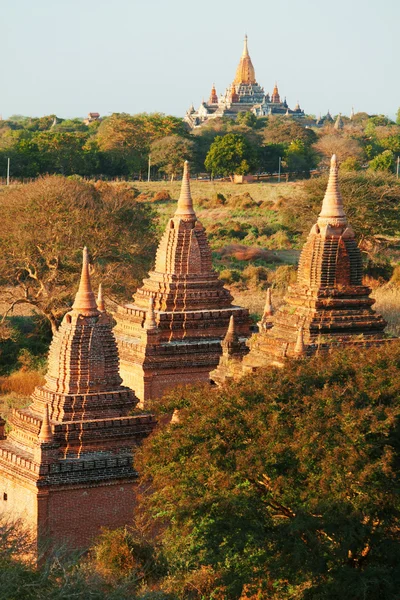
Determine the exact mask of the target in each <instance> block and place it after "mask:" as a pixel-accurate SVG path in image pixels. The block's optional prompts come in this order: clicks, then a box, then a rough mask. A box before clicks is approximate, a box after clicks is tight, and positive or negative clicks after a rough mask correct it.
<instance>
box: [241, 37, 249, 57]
mask: <svg viewBox="0 0 400 600" xmlns="http://www.w3.org/2000/svg"><path fill="white" fill-rule="evenodd" d="M242 56H249V49H248V47H247V33H245V35H244V44H243V53H242Z"/></svg>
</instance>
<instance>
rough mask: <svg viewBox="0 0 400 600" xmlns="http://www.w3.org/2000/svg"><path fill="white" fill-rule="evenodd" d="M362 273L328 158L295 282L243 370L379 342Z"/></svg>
mask: <svg viewBox="0 0 400 600" xmlns="http://www.w3.org/2000/svg"><path fill="white" fill-rule="evenodd" d="M362 270H363V268H362V258H361V252H360V249H359V248H358V245H357V241H356V238H355V234H354V231H353V229H352V227H351V225H350V224H349V223H348V220H347V217H346V214H345V211H344V207H343V199H342V195H341V193H340V189H339V184H338V164H337V160H336V156H335V155H334V156H333V157H332V160H331V167H330V174H329V181H328V187H327V189H326V193H325V197H324V199H323V203H322V210H321V212H320V214H319V217H318V220H317V222H316V224H315V225H313V227H312V228H311V231H310V233H309V235H308V238H307V241H306V243H305V245H304V247H303V250H302V252H301V255H300V260H299V268H298V272H297V282H296V284H294V285H293V286H290V287H289V289H288V293H287V296H286V298H285V303H284V304H283V305H282V306H281V307H280V309H279V310H278V311H277V312H276V313H275V315H274V317H270V318H271V320H272V323H273V326H272V327H264V328H262V329H261V331H260V333H258V334H256V335H254V336H253V338H252V339H251V340H250V347H251V351H250V353H249V354H248V355H247V356H246V357H245V358H244V360H243V364H244V366H245V368H246V367H248V368H249V369H253V368H254V367H257V366H262V365H264V364H266V363H268V362H271V361H272V362H273V361H274V360H275V361H277V362H279V361H280V360H281V359H282V358H284V357H285V356H299V354H301V353H312V352H313V351H315V350H316V349H317V348H325V349H327V348H330V347H331V346H337V345H348V344H351V345H357V344H361V345H365V344H367V345H371V344H376V343H381V342H382V341H383V339H384V334H383V330H384V328H385V326H386V321H385V320H384V319H383V318H382V317H381V316H380V315H379V314H377V313H376V312H375V311H374V310H373V309H372V305H373V304H374V303H375V300H373V299H372V298H370V293H371V290H370V288H369V287H367V286H365V285H363V282H362ZM267 320H268V318H267ZM272 323H271V325H272ZM300 348H301V349H302V350H301V352H300Z"/></svg>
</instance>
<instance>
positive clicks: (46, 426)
mask: <svg viewBox="0 0 400 600" xmlns="http://www.w3.org/2000/svg"><path fill="white" fill-rule="evenodd" d="M53 439H54V438H53V432H52V430H51V425H50V418H49V405H48V404H46V408H45V409H44V417H43V421H42V426H41V428H40V432H39V441H40V442H41V443H44V444H48V443H49V442H52V441H53Z"/></svg>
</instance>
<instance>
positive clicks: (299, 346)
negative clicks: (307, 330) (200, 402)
mask: <svg viewBox="0 0 400 600" xmlns="http://www.w3.org/2000/svg"><path fill="white" fill-rule="evenodd" d="M305 350H306V348H305V346H304V334H303V326H302V325H301V326H300V327H299V329H298V332H297V340H296V346H295V348H294V353H295V354H296V356H302V355H303V354H304V353H305Z"/></svg>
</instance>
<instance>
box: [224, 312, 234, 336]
mask: <svg viewBox="0 0 400 600" xmlns="http://www.w3.org/2000/svg"><path fill="white" fill-rule="evenodd" d="M235 334H236V328H235V317H234V316H233V315H231V316H230V317H229V325H228V331H227V332H226V335H230V336H234V335H235Z"/></svg>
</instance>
